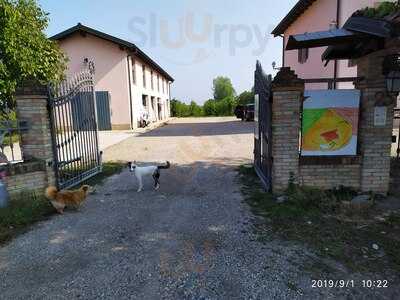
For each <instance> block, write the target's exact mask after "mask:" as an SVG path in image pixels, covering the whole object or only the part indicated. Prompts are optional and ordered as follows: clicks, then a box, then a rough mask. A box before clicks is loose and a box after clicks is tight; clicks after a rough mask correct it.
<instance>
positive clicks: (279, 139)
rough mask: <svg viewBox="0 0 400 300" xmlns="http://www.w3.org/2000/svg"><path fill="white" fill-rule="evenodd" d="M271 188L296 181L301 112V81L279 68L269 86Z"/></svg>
mask: <svg viewBox="0 0 400 300" xmlns="http://www.w3.org/2000/svg"><path fill="white" fill-rule="evenodd" d="M272 91H273V102H272V156H273V167H272V188H273V190H274V191H275V192H279V191H283V190H285V189H286V188H287V186H288V183H289V179H290V176H291V174H292V175H293V176H294V180H295V181H296V182H297V181H298V176H299V138H300V129H301V122H300V109H301V101H302V100H303V94H304V80H302V79H299V78H298V77H297V75H296V74H295V73H294V71H292V70H291V69H290V68H287V67H284V68H281V70H280V71H279V73H278V74H277V75H276V76H275V79H274V81H273V82H272Z"/></svg>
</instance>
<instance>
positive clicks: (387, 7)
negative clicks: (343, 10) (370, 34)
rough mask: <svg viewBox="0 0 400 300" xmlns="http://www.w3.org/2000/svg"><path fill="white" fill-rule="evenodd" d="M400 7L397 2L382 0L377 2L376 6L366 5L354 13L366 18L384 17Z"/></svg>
mask: <svg viewBox="0 0 400 300" xmlns="http://www.w3.org/2000/svg"><path fill="white" fill-rule="evenodd" d="M399 9H400V5H399V4H398V3H394V2H389V1H384V2H382V3H380V4H379V6H378V7H376V8H375V7H367V8H365V9H362V10H360V11H358V12H357V13H356V15H361V16H364V17H368V18H384V17H386V16H388V15H390V14H392V13H394V12H396V11H398V10H399Z"/></svg>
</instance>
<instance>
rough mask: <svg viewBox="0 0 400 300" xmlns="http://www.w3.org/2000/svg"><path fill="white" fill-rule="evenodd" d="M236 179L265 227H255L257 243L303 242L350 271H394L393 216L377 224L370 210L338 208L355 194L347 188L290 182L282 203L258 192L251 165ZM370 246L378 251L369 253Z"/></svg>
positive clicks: (396, 230) (398, 235)
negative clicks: (273, 237)
mask: <svg viewBox="0 0 400 300" xmlns="http://www.w3.org/2000/svg"><path fill="white" fill-rule="evenodd" d="M239 178H240V181H241V183H242V193H243V195H244V197H245V199H246V202H247V203H248V204H249V206H250V208H251V210H252V211H253V213H254V214H256V215H259V216H262V217H264V220H265V223H264V224H261V225H259V226H261V227H263V228H260V229H262V230H259V234H260V240H266V239H268V238H269V239H271V233H272V234H274V235H277V236H279V237H280V238H283V239H287V240H293V241H297V242H301V243H304V244H305V245H307V246H309V247H310V248H312V249H313V250H314V251H315V252H316V253H317V254H319V255H320V256H323V257H327V258H331V259H334V260H336V261H338V262H340V263H342V264H343V265H345V266H346V267H348V268H349V269H350V270H352V271H366V272H373V273H378V274H379V272H384V270H385V269H386V270H388V269H390V270H394V271H397V272H398V271H400V251H398V249H399V248H400V213H399V212H397V213H396V212H395V213H392V214H390V215H389V216H388V217H385V218H384V219H381V220H379V221H377V220H376V219H375V216H376V215H375V210H374V208H372V209H369V210H361V211H359V212H357V213H354V212H349V211H347V210H345V209H343V206H342V203H343V201H348V200H351V199H352V198H353V197H354V196H355V195H356V193H355V192H354V191H352V190H350V189H345V188H341V189H338V190H333V191H321V190H318V189H313V188H307V187H298V186H295V185H294V184H293V183H292V184H289V188H288V190H287V192H286V194H285V195H284V197H285V198H284V200H285V201H284V202H283V203H278V201H277V199H279V198H277V197H275V196H274V195H272V194H269V193H265V192H264V191H263V189H262V186H261V184H260V181H259V179H258V177H257V175H256V173H255V171H254V169H253V167H252V166H241V167H240V168H239ZM266 228H267V229H268V230H267V231H266V230H265V229H266ZM263 232H267V234H263ZM263 235H265V237H264V236H263ZM374 244H376V245H378V246H379V249H378V250H375V249H373V247H372V245H374Z"/></svg>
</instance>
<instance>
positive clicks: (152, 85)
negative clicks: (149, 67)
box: [150, 71, 154, 90]
mask: <svg viewBox="0 0 400 300" xmlns="http://www.w3.org/2000/svg"><path fill="white" fill-rule="evenodd" d="M150 74H151V89H152V90H154V76H153V75H154V74H153V71H151V72H150Z"/></svg>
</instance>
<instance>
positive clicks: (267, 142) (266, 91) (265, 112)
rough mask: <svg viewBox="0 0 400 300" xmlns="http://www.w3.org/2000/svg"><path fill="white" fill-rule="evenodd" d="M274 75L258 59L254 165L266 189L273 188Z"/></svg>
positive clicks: (255, 87) (255, 86)
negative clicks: (267, 71) (263, 67)
mask: <svg viewBox="0 0 400 300" xmlns="http://www.w3.org/2000/svg"><path fill="white" fill-rule="evenodd" d="M271 84H272V77H271V75H268V76H267V75H266V74H265V73H264V71H263V69H262V66H261V64H260V62H259V61H257V65H256V71H255V80H254V94H255V109H254V114H255V115H254V121H255V132H254V167H255V170H256V172H257V174H258V176H259V177H260V179H261V181H262V183H263V185H264V187H265V189H266V190H267V191H271V190H272V91H271Z"/></svg>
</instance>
